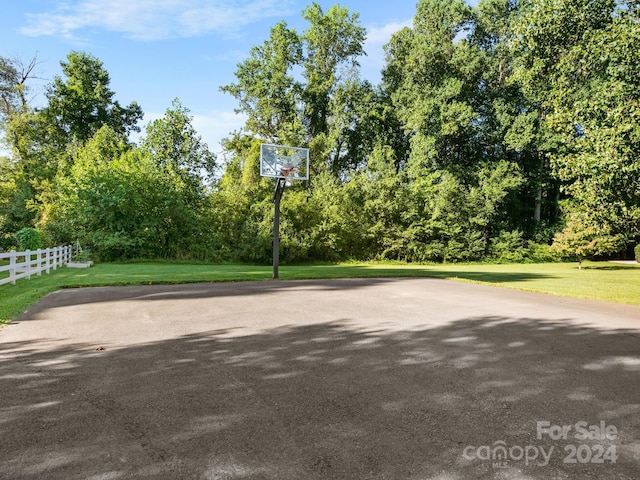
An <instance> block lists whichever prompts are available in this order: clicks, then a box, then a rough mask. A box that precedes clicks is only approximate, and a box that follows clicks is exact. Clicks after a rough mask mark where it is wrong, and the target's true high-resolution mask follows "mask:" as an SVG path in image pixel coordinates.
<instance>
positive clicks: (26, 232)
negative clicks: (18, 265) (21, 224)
mask: <svg viewBox="0 0 640 480" xmlns="http://www.w3.org/2000/svg"><path fill="white" fill-rule="evenodd" d="M16 240H17V241H18V250H20V251H25V250H37V249H39V248H42V237H41V236H40V233H39V232H38V231H37V230H36V229H35V228H31V227H26V228H23V229H22V230H18V231H17V232H16Z"/></svg>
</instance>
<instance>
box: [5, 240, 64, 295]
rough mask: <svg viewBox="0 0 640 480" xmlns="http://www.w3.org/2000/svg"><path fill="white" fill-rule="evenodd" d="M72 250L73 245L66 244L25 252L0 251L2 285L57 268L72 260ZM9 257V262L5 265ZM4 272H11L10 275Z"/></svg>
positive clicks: (14, 282)
mask: <svg viewBox="0 0 640 480" xmlns="http://www.w3.org/2000/svg"><path fill="white" fill-rule="evenodd" d="M71 250H72V249H71V245H65V246H63V247H55V248H45V249H38V250H33V251H31V250H27V251H25V252H16V251H15V250H11V251H10V252H7V253H0V285H3V284H5V283H11V284H12V285H15V284H16V280H19V279H21V278H26V279H30V278H31V275H42V272H47V273H49V272H50V271H51V269H54V270H55V269H57V268H58V267H60V266H62V265H64V264H66V263H68V262H70V261H71ZM7 259H8V260H9V264H8V265H5V263H6V261H7ZM4 272H9V276H6V274H5V273H4Z"/></svg>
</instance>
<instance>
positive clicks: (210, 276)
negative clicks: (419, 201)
mask: <svg viewBox="0 0 640 480" xmlns="http://www.w3.org/2000/svg"><path fill="white" fill-rule="evenodd" d="M356 277H436V278H446V279H454V280H462V281H470V282H477V283H484V284H489V285H497V286H501V287H508V288H515V289H520V290H528V291H532V292H544V293H551V294H555V295H563V296H570V297H578V298H588V299H592V300H602V301H608V302H617V303H627V304H632V305H640V267H638V266H637V265H618V264H613V263H604V262H602V263H594V262H586V263H585V265H584V267H583V269H582V270H578V267H577V264H575V263H542V264H507V265H493V264H446V265H414V264H410V265H405V264H381V263H341V264H337V265H302V266H281V267H280V278H281V279H282V280H291V279H312V278H356ZM270 278H271V267H270V266H251V265H210V264H185V263H104V264H98V265H95V266H93V267H92V268H89V269H71V268H64V267H63V268H59V269H58V270H56V271H55V272H52V273H50V274H49V275H47V274H42V276H40V277H32V279H31V280H25V279H23V280H18V282H17V283H16V285H1V286H0V324H1V323H7V322H8V321H11V320H12V319H14V318H15V317H16V316H17V315H19V314H20V313H21V312H22V311H24V310H25V309H26V308H27V307H28V306H29V305H31V304H33V303H34V302H36V301H37V300H38V299H40V298H42V297H43V296H44V295H46V294H48V293H50V292H53V291H55V290H57V289H59V288H69V287H89V286H103V285H146V284H163V283H164V284H167V283H193V282H222V281H243V280H262V281H264V280H268V279H270Z"/></svg>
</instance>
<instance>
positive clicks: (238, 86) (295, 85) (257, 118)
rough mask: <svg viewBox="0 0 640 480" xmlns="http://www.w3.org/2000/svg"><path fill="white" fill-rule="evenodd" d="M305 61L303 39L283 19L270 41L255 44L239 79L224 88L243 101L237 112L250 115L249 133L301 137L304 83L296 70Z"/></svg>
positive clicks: (274, 139)
mask: <svg viewBox="0 0 640 480" xmlns="http://www.w3.org/2000/svg"><path fill="white" fill-rule="evenodd" d="M301 61H302V39H301V38H300V37H299V36H298V34H297V33H296V31H295V30H294V29H290V28H288V27H287V24H286V23H285V22H279V23H278V24H276V26H274V27H273V28H272V29H271V33H270V37H269V40H266V41H265V42H264V43H263V44H262V45H260V46H255V47H253V48H252V49H251V51H250V53H249V58H248V59H247V60H245V61H243V62H241V63H239V64H238V70H237V71H236V74H235V75H236V78H237V79H238V82H237V83H232V84H229V85H225V86H223V87H221V90H222V91H223V92H226V93H229V94H231V95H232V96H233V97H235V98H236V99H237V100H238V101H239V103H240V105H239V107H238V108H237V110H236V112H238V113H244V114H246V115H247V122H246V129H247V130H248V131H249V132H251V133H253V134H255V135H258V136H260V137H262V138H264V139H265V140H267V141H269V142H274V143H285V142H286V141H289V139H290V138H291V137H292V136H293V137H294V139H295V137H296V136H298V137H299V136H300V133H301V130H302V123H301V118H300V116H299V112H298V103H299V102H300V95H301V86H300V84H299V82H297V81H296V80H295V79H294V77H293V72H292V71H293V69H294V67H296V66H298V65H299V64H300V62H301ZM296 140H297V141H298V142H300V141H301V140H302V139H301V138H297V139H296Z"/></svg>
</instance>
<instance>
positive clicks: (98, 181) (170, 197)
mask: <svg viewBox="0 0 640 480" xmlns="http://www.w3.org/2000/svg"><path fill="white" fill-rule="evenodd" d="M74 155H75V158H74V161H73V162H72V166H71V168H70V170H69V173H68V174H63V173H62V172H59V174H58V177H57V178H56V182H55V183H54V184H52V185H51V187H50V188H49V189H48V190H47V191H46V192H45V193H44V194H43V199H42V201H43V208H42V215H41V221H40V224H39V226H40V228H41V229H42V230H43V231H44V232H45V234H46V235H47V236H48V237H49V238H50V239H52V241H54V242H56V243H57V242H74V241H76V240H80V242H81V244H82V245H85V246H87V247H89V248H90V249H91V251H92V252H93V253H94V254H95V255H96V256H97V257H98V258H99V259H101V260H107V261H109V260H118V259H126V258H176V257H180V256H184V257H187V258H188V257H189V254H188V252H189V251H190V250H191V249H192V248H193V249H194V251H198V248H199V247H198V244H199V243H200V242H201V241H202V240H204V241H205V242H206V235H204V234H203V228H202V225H203V222H202V219H203V216H204V215H203V207H204V205H203V202H202V201H201V200H200V201H199V202H195V203H194V201H193V200H194V199H193V195H192V186H191V185H190V184H189V183H188V182H185V179H184V177H183V176H182V175H180V173H179V172H178V171H176V170H175V169H172V168H164V167H163V166H160V165H158V163H157V162H156V160H155V159H154V158H153V157H151V156H150V155H149V154H148V152H146V151H143V150H142V149H140V148H132V147H131V146H130V145H129V144H128V143H127V141H126V138H125V137H123V136H122V135H121V134H119V133H117V132H114V131H113V130H112V129H111V128H110V127H108V126H103V127H102V128H101V129H100V130H98V131H97V132H96V134H95V135H94V136H93V138H92V139H90V140H89V141H88V142H87V143H86V144H85V145H84V146H83V147H82V148H80V149H78V150H77V151H76V152H75V154H74Z"/></svg>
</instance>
